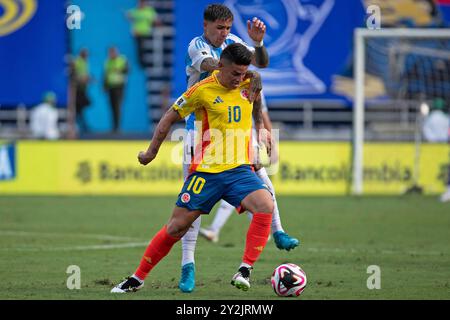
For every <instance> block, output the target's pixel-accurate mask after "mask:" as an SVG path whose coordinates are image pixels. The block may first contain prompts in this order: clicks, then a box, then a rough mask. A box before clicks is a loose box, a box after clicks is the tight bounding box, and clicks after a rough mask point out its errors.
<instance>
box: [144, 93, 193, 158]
mask: <svg viewBox="0 0 450 320" xmlns="http://www.w3.org/2000/svg"><path fill="white" fill-rule="evenodd" d="M197 88H198V85H195V86H194V87H192V88H190V89H189V90H188V91H186V92H185V93H183V95H182V96H181V97H179V98H178V99H177V100H176V102H175V103H174V104H173V105H172V107H171V108H169V110H167V112H166V113H165V114H164V115H163V117H162V118H161V120H159V122H158V125H157V126H156V129H155V132H154V134H153V138H152V142H151V143H150V146H149V147H148V149H147V151H141V152H139V154H138V161H139V163H141V164H143V165H144V166H145V165H147V164H149V163H150V162H152V161H153V160H154V159H155V158H156V155H157V154H158V151H159V148H160V147H161V145H162V143H163V141H164V140H165V139H166V137H167V135H168V134H169V131H170V128H171V127H172V125H173V124H174V123H175V122H177V121H180V120H181V119H183V118H185V117H186V116H188V115H189V114H191V113H192V112H194V111H195V108H196V107H197V100H198V95H199V90H197Z"/></svg>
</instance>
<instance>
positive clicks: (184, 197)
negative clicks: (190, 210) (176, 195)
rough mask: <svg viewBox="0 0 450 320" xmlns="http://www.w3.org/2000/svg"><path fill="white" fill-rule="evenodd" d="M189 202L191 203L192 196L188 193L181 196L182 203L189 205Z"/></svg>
mask: <svg viewBox="0 0 450 320" xmlns="http://www.w3.org/2000/svg"><path fill="white" fill-rule="evenodd" d="M189 201H191V195H190V194H189V193H187V192H185V193H183V194H182V195H181V202H183V203H188V202H189Z"/></svg>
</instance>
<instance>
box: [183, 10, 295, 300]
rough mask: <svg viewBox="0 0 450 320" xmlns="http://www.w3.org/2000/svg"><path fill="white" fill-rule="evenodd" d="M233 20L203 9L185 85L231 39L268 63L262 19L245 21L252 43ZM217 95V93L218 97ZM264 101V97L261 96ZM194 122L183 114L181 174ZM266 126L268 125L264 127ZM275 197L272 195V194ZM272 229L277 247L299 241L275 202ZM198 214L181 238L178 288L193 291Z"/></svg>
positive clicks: (255, 85) (253, 90)
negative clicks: (233, 29) (284, 224)
mask: <svg viewBox="0 0 450 320" xmlns="http://www.w3.org/2000/svg"><path fill="white" fill-rule="evenodd" d="M232 23H233V14H232V12H231V11H230V10H229V9H228V8H227V7H226V6H224V5H221V4H212V5H209V6H208V7H207V8H206V9H205V11H204V22H203V30H204V33H203V35H201V36H198V37H195V38H194V39H193V40H192V41H191V42H190V44H189V48H188V53H187V56H186V61H185V62H186V75H187V82H188V87H191V86H192V85H194V84H195V83H197V82H198V81H201V80H202V79H205V78H206V77H208V76H209V75H210V74H211V72H213V71H214V70H216V69H218V65H219V57H220V54H221V53H222V51H223V50H224V48H226V47H227V46H228V45H230V44H232V43H241V44H243V45H244V46H246V47H247V48H248V49H249V50H250V51H251V52H252V53H253V58H252V65H254V66H256V67H259V68H264V67H267V65H268V63H269V56H268V53H267V50H266V48H265V47H264V44H263V38H264V34H265V30H266V26H265V25H264V23H263V22H262V21H261V20H259V19H257V18H254V19H253V21H251V22H250V21H247V30H248V35H249V37H250V38H251V39H252V41H253V45H254V47H251V46H249V45H248V44H247V43H245V42H244V41H243V40H242V39H241V38H239V37H238V36H236V35H234V34H231V33H230V30H231V26H232ZM253 76H254V74H253V73H252V72H251V71H249V72H248V77H250V78H252V80H251V83H250V89H249V91H250V92H249V93H250V94H249V100H250V101H253V100H254V99H255V98H256V97H258V96H259V92H260V91H261V88H262V84H261V79H260V77H259V76H255V77H253ZM217 99H220V97H217ZM263 101H264V99H263ZM194 122H195V115H194V114H191V115H190V116H188V117H187V118H186V130H187V134H186V138H185V140H184V143H185V145H184V157H185V159H184V168H183V171H184V177H185V178H186V177H187V176H188V168H189V163H190V162H191V159H192V157H193V155H194V148H193V145H194V134H195V131H194ZM266 129H267V128H266ZM256 174H257V175H258V176H259V177H260V178H261V179H262V180H263V181H264V182H265V183H266V184H267V185H268V186H269V188H270V189H271V190H270V191H271V193H272V194H273V195H274V189H273V185H272V182H271V181H270V179H269V177H268V175H267V172H266V171H265V169H264V168H261V169H260V170H258V171H256ZM274 199H275V198H274ZM220 208H221V209H219V211H218V212H217V214H216V215H217V218H218V219H222V220H226V219H227V218H228V217H229V215H230V213H231V212H232V211H233V210H234V207H233V206H230V205H229V204H227V203H226V202H224V201H223V202H222V203H221V206H220ZM272 217H273V218H272V232H273V234H274V239H275V243H276V245H277V247H278V248H280V249H285V250H290V249H292V248H294V247H296V246H297V245H298V244H299V241H298V240H297V239H295V238H292V237H290V236H289V235H288V234H286V233H285V232H284V230H283V228H282V226H281V221H280V215H279V211H278V207H277V206H276V202H275V209H274V213H273V216H272ZM200 223H201V219H200V217H199V218H198V219H197V220H196V221H195V222H194V223H193V224H192V226H191V228H190V229H189V231H188V232H187V233H186V234H185V235H184V237H183V238H182V250H183V251H182V261H181V265H182V268H181V278H180V282H179V285H178V286H179V288H180V290H181V291H183V292H192V290H194V288H195V259H194V253H195V246H196V242H197V237H198V232H199V229H200Z"/></svg>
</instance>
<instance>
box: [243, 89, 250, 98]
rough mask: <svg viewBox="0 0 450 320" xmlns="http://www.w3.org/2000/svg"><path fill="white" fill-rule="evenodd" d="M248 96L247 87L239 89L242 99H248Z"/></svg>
mask: <svg viewBox="0 0 450 320" xmlns="http://www.w3.org/2000/svg"><path fill="white" fill-rule="evenodd" d="M248 96H249V93H248V90H247V89H242V90H241V97H242V99H247V100H248Z"/></svg>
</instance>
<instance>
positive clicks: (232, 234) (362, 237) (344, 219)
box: [0, 196, 450, 300]
mask: <svg viewBox="0 0 450 320" xmlns="http://www.w3.org/2000/svg"><path fill="white" fill-rule="evenodd" d="M174 202H175V197H173V196H172V197H128V196H121V197H108V196H105V197H97V196H85V197H63V196H55V197H37V196H36V197H31V196H2V197H0V270H1V272H0V283H1V284H2V289H1V290H0V299H112V300H115V299H138V300H146V299H149V300H154V299H167V300H177V299H184V300H185V299H195V300H206V299H227V300H242V299H252V300H267V299H286V298H278V297H277V296H276V295H275V293H274V292H273V290H272V288H271V286H270V284H269V280H270V276H271V273H272V271H273V269H274V268H275V267H276V266H277V265H279V264H281V263H283V262H293V263H296V264H298V265H300V266H301V267H302V268H303V269H304V270H305V272H306V274H307V277H308V284H307V287H306V289H305V291H304V292H303V294H302V295H301V296H300V297H299V298H289V299H303V300H307V299H450V268H449V266H450V252H449V251H450V250H449V248H450V206H449V205H448V204H443V203H439V202H438V201H437V199H436V198H435V197H420V196H408V197H361V198H353V197H286V196H279V197H278V203H279V207H280V211H281V218H282V222H283V225H284V228H285V230H286V231H287V232H288V233H289V234H291V235H293V236H297V237H298V238H299V239H300V241H301V245H300V246H299V247H298V248H296V249H295V250H293V251H290V252H286V251H280V250H278V249H277V248H276V247H275V245H274V243H273V240H271V241H269V242H268V244H267V246H266V249H265V250H264V252H263V253H262V255H261V257H260V260H259V261H258V262H257V263H256V264H255V270H254V272H253V273H252V278H251V284H252V288H251V289H250V290H249V291H248V292H242V291H239V290H237V289H236V288H234V287H232V286H231V285H230V279H231V277H232V275H233V274H234V273H235V271H236V269H237V267H238V265H239V263H240V261H241V257H242V253H243V247H244V241H245V234H246V230H247V227H248V223H249V222H248V219H247V217H246V216H245V215H242V216H238V215H237V214H236V215H233V216H231V218H230V220H229V221H228V223H227V224H226V225H225V227H224V229H223V230H222V233H221V235H220V241H219V244H212V243H209V242H207V241H206V240H205V239H202V238H199V240H198V245H197V253H196V265H197V287H196V289H195V291H194V292H193V293H191V294H183V293H181V292H180V291H179V290H178V288H177V283H178V279H179V274H180V257H181V244H180V243H178V244H176V245H175V246H174V248H173V249H172V251H171V252H170V253H169V255H168V256H167V257H166V258H165V259H164V260H162V262H160V264H159V265H158V266H156V268H155V269H154V270H153V271H152V273H151V274H150V275H149V277H148V278H147V280H146V282H145V287H144V288H143V289H142V290H140V291H139V292H136V293H133V294H127V295H113V294H110V293H109V291H110V289H111V287H112V286H113V283H117V282H118V281H120V280H121V279H122V278H123V277H125V276H127V275H129V274H130V273H132V272H134V270H135V268H136V267H137V265H138V263H139V261H140V259H141V256H142V253H143V251H144V249H145V245H146V243H147V242H148V241H149V239H150V238H151V237H152V236H153V235H154V234H155V233H156V232H157V231H158V230H159V229H160V228H161V226H162V225H163V224H164V223H166V222H167V220H168V218H169V215H170V213H171V210H172V207H173V204H174ZM212 218H213V217H212V215H210V216H204V217H203V223H202V224H203V225H204V226H205V225H207V224H209V222H211V221H212ZM70 265H76V266H79V267H80V270H81V289H79V290H77V289H74V290H69V289H68V288H67V285H66V284H67V279H68V277H70V276H71V274H68V273H66V271H67V268H68V267H69V266H70ZM371 265H376V266H379V267H380V271H381V278H380V279H381V289H372V290H369V289H368V288H367V280H368V278H369V277H370V276H371V274H370V273H368V272H367V268H368V267H369V266H371Z"/></svg>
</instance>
